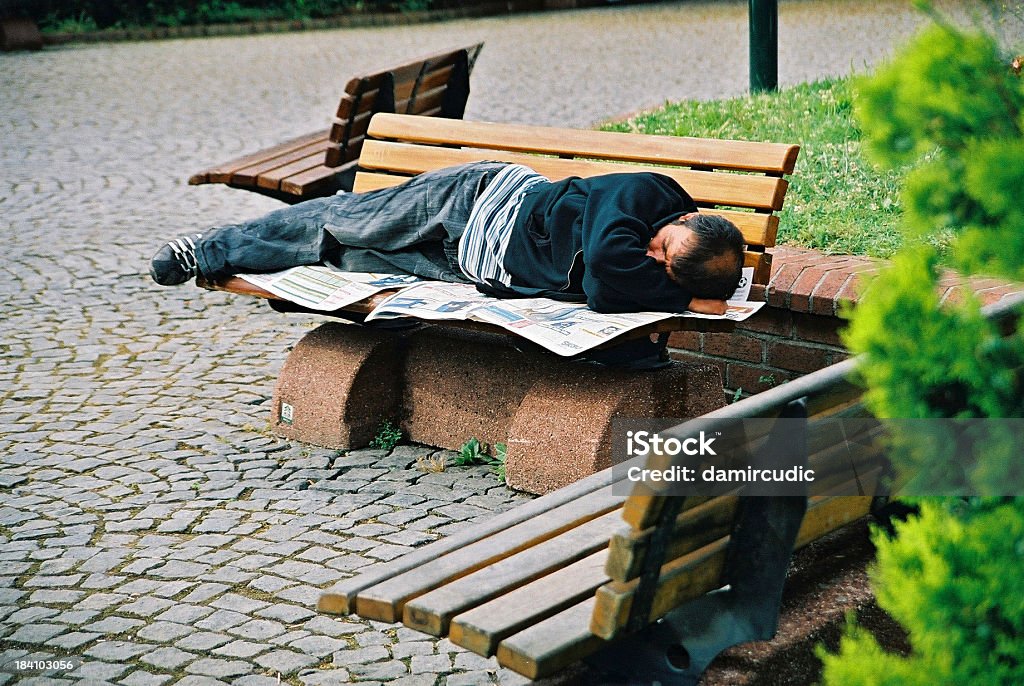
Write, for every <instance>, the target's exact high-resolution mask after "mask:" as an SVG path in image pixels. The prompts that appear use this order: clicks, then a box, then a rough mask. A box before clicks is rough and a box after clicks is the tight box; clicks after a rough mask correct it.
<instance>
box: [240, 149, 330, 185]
mask: <svg viewBox="0 0 1024 686" xmlns="http://www.w3.org/2000/svg"><path fill="white" fill-rule="evenodd" d="M333 145H334V143H332V142H331V141H318V142H316V143H312V144H310V145H307V146H305V147H302V148H297V149H296V150H293V151H291V152H288V153H285V154H283V155H278V156H276V157H272V158H269V159H266V160H263V161H261V162H257V163H255V164H252V165H250V166H248V167H242V168H241V169H238V170H236V171H235V172H234V173H233V174H232V175H231V179H230V183H237V184H244V185H253V186H255V185H257V184H258V183H259V180H260V178H261V177H262V176H263V175H265V174H270V173H272V172H273V171H274V170H275V169H280V168H281V167H284V166H285V165H289V164H292V163H294V162H299V161H301V163H302V164H304V165H305V167H304V168H305V169H308V168H310V167H313V166H316V165H317V164H321V163H323V161H324V152H325V151H326V150H327V149H328V148H330V147H331V146H333ZM262 187H263V188H266V186H262Z"/></svg>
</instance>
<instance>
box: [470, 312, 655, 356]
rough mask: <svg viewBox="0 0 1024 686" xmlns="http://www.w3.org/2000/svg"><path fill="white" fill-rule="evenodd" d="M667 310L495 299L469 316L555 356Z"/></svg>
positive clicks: (595, 343) (576, 351) (597, 342)
mask: <svg viewBox="0 0 1024 686" xmlns="http://www.w3.org/2000/svg"><path fill="white" fill-rule="evenodd" d="M673 316H675V315H673V314H670V313H667V312H629V313H624V314H601V313H599V312H594V311H593V310H591V309H590V308H588V307H587V306H586V305H585V304H583V303H566V302H561V301H558V300H550V299H548V298H523V299H522V300H498V299H495V298H491V302H490V303H488V304H487V305H484V306H482V307H478V308H476V309H474V310H473V312H472V315H471V319H475V320H478V321H482V322H487V323H489V324H496V325H497V326H500V327H501V328H503V329H507V330H508V331H512V332H513V333H517V334H519V335H520V336H522V337H524V338H526V339H529V340H531V341H533V342H534V343H536V344H538V345H540V346H542V347H544V348H546V349H548V350H550V351H551V352H553V353H557V354H559V355H577V354H579V353H582V352H586V351H587V350H590V349H591V348H594V347H596V346H598V345H601V344H602V343H604V342H606V341H610V340H611V339H613V338H616V337H618V336H621V335H622V334H624V333H626V332H628V331H632V330H633V329H636V328H638V327H641V326H645V325H647V324H653V323H654V322H660V321H662V320H664V319H671V318H672V317H673Z"/></svg>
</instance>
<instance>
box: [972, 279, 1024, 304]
mask: <svg viewBox="0 0 1024 686" xmlns="http://www.w3.org/2000/svg"><path fill="white" fill-rule="evenodd" d="M1020 292H1021V286H1020V284H1010V283H1007V284H1004V285H1002V286H999V287H997V288H986V289H984V290H982V291H978V300H980V301H981V304H982V305H991V304H993V303H997V302H999V301H1000V300H1002V299H1003V298H1005V297H1006V296H1008V295H1011V294H1014V293H1020Z"/></svg>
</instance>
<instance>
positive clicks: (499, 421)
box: [200, 113, 799, 493]
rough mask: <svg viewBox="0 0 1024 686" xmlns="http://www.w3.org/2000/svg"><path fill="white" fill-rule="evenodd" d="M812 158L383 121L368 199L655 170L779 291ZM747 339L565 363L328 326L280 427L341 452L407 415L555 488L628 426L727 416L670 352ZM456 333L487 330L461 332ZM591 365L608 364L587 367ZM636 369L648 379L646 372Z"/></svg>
mask: <svg viewBox="0 0 1024 686" xmlns="http://www.w3.org/2000/svg"><path fill="white" fill-rule="evenodd" d="M798 152H799V148H798V146H796V145H785V144H775V143H748V142H743V141H715V140H705V139H698V138H679V137H672V136H647V135H641V134H625V133H611V132H601V131H582V130H574V129H560V128H551V127H540V126H524V125H515V124H491V123H483V122H471V121H463V120H447V119H438V118H432V117H416V116H405V115H397V114H385V113H381V114H377V115H375V116H374V117H373V119H372V121H371V122H370V126H369V128H368V130H367V139H366V140H365V141H364V143H363V148H362V152H361V153H360V157H359V172H358V173H357V175H356V179H355V185H354V190H356V191H360V192H362V191H372V190H374V189H378V188H385V187H388V186H391V185H394V184H399V183H402V182H403V181H406V180H407V179H409V178H411V177H412V176H414V175H416V174H420V173H423V172H426V171H429V170H433V169H438V168H443V167H446V166H451V165H456V164H460V163H464V162H472V161H478V160H503V161H508V162H522V163H524V164H527V165H529V166H532V167H533V168H535V169H536V170H537V171H539V172H540V173H542V174H545V175H546V176H548V177H550V178H552V179H561V178H565V177H567V176H573V175H575V176H592V175H598V174H607V173H610V172H630V171H656V172H659V173H663V174H667V175H669V176H671V177H673V178H675V179H676V180H677V181H679V183H680V184H681V185H682V187H683V188H685V189H686V190H687V191H688V192H689V193H690V194H691V195H692V196H693V198H694V199H695V201H696V202H697V203H698V204H699V205H700V207H701V208H702V209H703V211H706V212H709V213H718V214H721V215H723V216H726V217H728V218H730V219H732V220H733V221H734V222H735V223H736V224H737V226H738V227H739V228H740V230H741V231H742V233H743V235H744V237H745V241H746V244H747V249H746V257H745V261H746V264H747V265H748V266H750V267H752V268H753V270H754V276H753V278H754V281H755V282H757V283H761V284H764V283H766V282H767V281H768V277H769V272H770V267H771V252H770V249H771V247H772V246H774V245H775V238H776V232H777V230H778V222H779V219H778V215H777V214H776V213H777V211H778V210H779V209H780V208H781V207H782V204H783V200H784V198H785V194H786V190H787V187H788V182H787V181H786V179H784V178H783V176H784V175H785V174H790V173H792V171H793V169H794V165H795V163H796V158H797V154H798ZM200 285H204V286H207V287H210V288H216V289H222V290H228V291H232V292H236V293H243V294H248V295H256V296H260V297H264V298H269V299H270V303H271V305H272V306H273V307H274V308H275V309H279V310H283V311H301V308H299V307H295V306H293V305H292V304H291V303H288V302H286V301H283V300H280V299H276V298H274V296H272V295H271V294H269V293H267V292H265V291H263V290H261V289H259V288H255V287H254V286H252V285H251V284H249V283H248V282H246V281H244V280H243V279H240V278H231V279H226V280H224V281H223V282H221V283H216V284H205V283H201V284H200ZM377 302H379V299H378V298H371V299H369V300H368V301H363V302H360V303H355V304H354V305H352V306H349V307H345V308H342V309H341V310H338V311H336V312H332V313H324V312H318V313H317V314H321V315H323V314H329V315H331V316H336V317H340V318H343V319H348V320H355V321H360V320H361V319H363V318H365V316H366V315H367V313H368V312H370V311H372V309H373V308H374V306H375V304H376V303H377ZM732 327H733V323H732V322H730V321H728V320H707V319H696V318H687V317H673V318H670V319H667V320H663V321H661V322H658V323H657V324H654V325H651V326H648V327H642V328H638V329H635V330H633V331H631V332H630V333H629V334H627V335H625V336H622V337H619V338H616V339H614V340H612V341H609V342H608V343H606V344H605V346H603V347H602V348H601V349H594V350H590V351H586V352H584V353H582V354H579V355H576V356H573V357H566V358H561V359H552V358H553V355H551V354H549V353H540V352H539V346H536V349H535V348H534V346H532V345H531V344H529V342H528V341H526V340H525V339H523V338H521V337H518V336H514V334H511V333H509V332H507V331H505V330H503V329H500V328H498V327H494V326H491V325H487V324H484V323H478V322H456V323H449V322H443V323H441V324H440V325H437V324H431V325H430V326H427V327H421V330H417V331H412V332H409V333H408V335H403V336H402V337H399V336H397V335H394V336H388V335H385V334H390V333H393V332H383V331H376V330H371V329H369V328H367V329H362V328H359V329H356V327H347V326H341V325H338V324H335V323H333V322H329V323H326V324H323V325H321V327H320V328H318V329H316V330H315V331H313V332H310V333H309V334H307V335H306V336H305V337H304V338H303V339H302V340H301V341H299V342H298V343H297V344H296V345H295V346H294V348H293V349H292V351H291V353H290V354H289V356H288V359H287V360H286V362H285V364H284V366H283V367H282V369H281V373H280V375H279V376H278V382H277V385H276V388H275V392H274V398H273V401H272V403H271V418H270V422H271V426H272V428H273V430H274V432H275V433H277V434H278V435H280V436H283V437H286V438H291V439H295V440H300V441H305V442H308V443H315V444H318V445H324V446H330V447H337V448H355V447H360V446H362V445H366V442H367V441H369V440H370V439H371V438H372V437H373V435H374V432H375V431H376V426H377V425H378V424H379V422H380V418H381V417H396V418H398V421H399V422H400V425H401V427H402V430H403V431H404V432H405V435H406V436H407V437H408V438H409V440H412V441H416V442H420V443H424V444H428V445H433V446H437V447H445V448H453V449H457V448H458V446H459V445H461V444H462V443H464V442H465V441H466V439H467V438H468V437H470V436H476V437H478V438H480V439H481V440H485V441H486V442H489V443H492V444H493V443H497V442H506V443H507V444H508V446H509V449H508V455H507V474H508V479H509V483H510V484H513V485H514V486H515V487H517V488H520V489H522V490H528V491H530V492H534V493H537V492H546V491H548V490H554V489H556V488H558V487H560V486H562V485H565V484H568V483H571V482H573V481H575V480H577V479H579V478H581V477H582V476H585V475H587V474H592V473H593V472H595V471H598V470H599V469H602V468H603V467H604V466H606V465H607V464H608V462H609V459H610V446H609V442H608V440H609V436H610V434H609V431H610V428H609V427H610V422H611V419H612V418H613V417H618V416H648V417H649V416H669V417H682V416H687V417H693V416H700V415H702V414H705V413H707V412H709V411H711V410H714V409H716V408H718V407H720V406H721V405H722V404H723V403H724V402H725V400H724V398H725V394H724V391H723V390H722V379H721V374H720V372H719V370H718V369H717V368H713V367H710V366H699V365H686V364H683V363H678V362H672V361H671V360H670V359H669V356H668V354H667V350H666V347H667V343H668V337H669V333H670V332H671V331H678V330H694V331H704V332H706V331H718V332H721V331H729V330H731V328H732ZM456 328H458V329H462V328H470V329H473V331H470V332H468V333H467V332H464V331H459V332H457V333H456V332H455V331H454V330H453V329H456ZM354 329H355V330H354ZM488 333H492V334H498V336H489V337H488V336H486V335H485V334H488ZM655 334H656V335H655ZM499 336H500V338H499ZM517 352H518V353H519V355H518V356H517V355H516V353H517ZM580 361H585V362H597V363H600V365H602V366H601V367H600V368H597V367H596V365H587V366H586V367H584V366H583V365H580V364H577V362H580ZM512 367H518V369H517V371H516V378H515V382H514V383H509V384H495V383H493V378H494V375H495V374H504V373H506V372H500V371H497V370H503V369H510V368H512ZM636 369H644V370H645V373H644V374H635V373H632V371H633V370H636ZM324 370H331V371H330V373H324ZM652 370H654V371H652ZM382 378H385V379H387V387H386V389H385V388H384V387H383V386H382V385H381V384H382V382H381V379H382ZM456 380H457V381H456ZM446 383H451V384H455V383H458V384H460V385H461V386H462V387H463V388H474V389H476V391H475V392H474V394H473V396H472V402H469V401H467V402H464V403H463V402H454V401H452V400H446V401H443V402H442V401H440V400H439V399H441V398H448V399H450V398H454V397H456V396H459V397H462V396H465V395H466V394H465V393H463V392H462V391H460V390H458V389H455V388H449V387H447V386H445V384H446ZM369 387H373V388H374V389H375V390H374V392H373V393H371V394H370V395H371V396H372V398H371V397H368V396H367V390H365V389H367V388H369ZM385 390H386V392H385ZM328 399H329V400H328ZM553 406H557V410H552V409H551V408H552V407H553ZM553 412H554V413H557V414H560V415H562V416H572V417H573V422H572V424H571V426H564V427H559V426H552V422H551V419H550V415H551V414H552V413H553ZM545 455H558V456H559V459H558V460H550V459H545V458H544V457H543V456H545Z"/></svg>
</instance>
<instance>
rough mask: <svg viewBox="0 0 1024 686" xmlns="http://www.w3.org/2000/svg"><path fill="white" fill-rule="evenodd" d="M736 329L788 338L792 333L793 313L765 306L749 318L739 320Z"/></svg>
mask: <svg viewBox="0 0 1024 686" xmlns="http://www.w3.org/2000/svg"><path fill="white" fill-rule="evenodd" d="M736 329H737V330H738V331H753V332H756V333H766V334H770V335H772V336H783V337H784V338H789V337H790V336H791V335H792V333H793V314H792V313H791V312H790V311H789V310H780V309H779V308H777V307H768V306H765V307H762V308H761V311H760V312H758V313H757V314H755V315H754V316H753V317H751V318H750V319H748V320H746V321H743V322H739V323H738V324H737V325H736Z"/></svg>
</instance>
